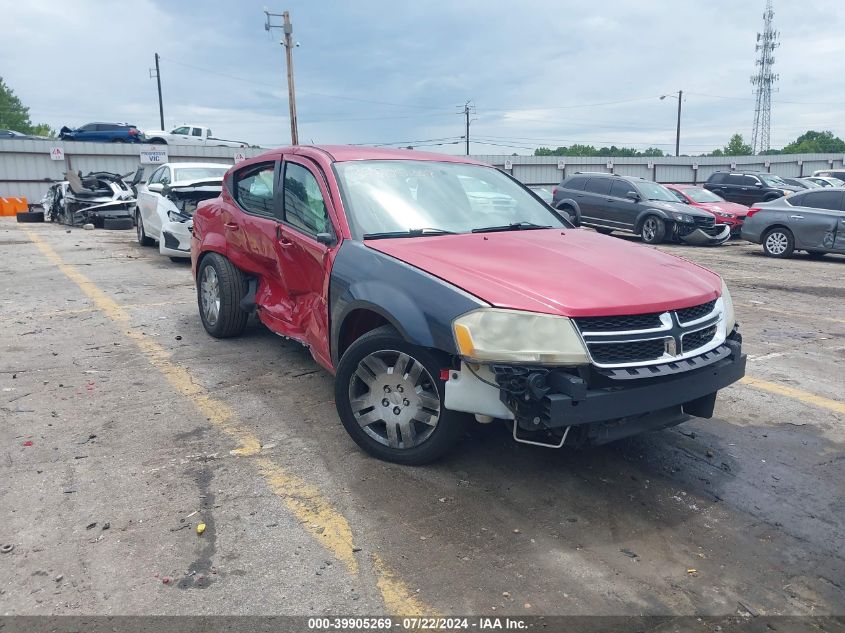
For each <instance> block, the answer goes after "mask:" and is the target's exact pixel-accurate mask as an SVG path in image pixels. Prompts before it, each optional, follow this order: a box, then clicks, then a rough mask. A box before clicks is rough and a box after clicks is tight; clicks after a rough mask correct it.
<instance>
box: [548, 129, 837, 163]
mask: <svg viewBox="0 0 845 633" xmlns="http://www.w3.org/2000/svg"><path fill="white" fill-rule="evenodd" d="M753 153H754V152H753V150H752V148H751V145H749V144H748V143H746V142H745V139H744V138H743V137H742V134H734V135H733V136H731V138H730V140H729V141H728V144H727V145H725V146H724V147H721V148H718V149H715V150H713V151H712V152H710V153H709V154H701V156H750V155H751V154H753ZM760 153H761V154H766V155H770V154H840V153H845V141H843V140H842V139H841V138H839V137H838V136H834V135H833V132H831V131H830V130H824V131H823V132H816V131H815V130H808V131H807V132H804V133H803V134H802V135H801V136H799V137H798V138H797V139H795V140H794V141H792V142H791V143H789V144H788V145H785V146H784V147H782V148H781V149H770V150H766V151H765V152H760ZM534 156H614V157H620V156H621V157H624V156H631V157H639V156H642V157H647V156H671V154H666V153H664V152H663V150H661V149H657V148H655V147H649V148H648V149H645V150H638V149H634V148H633V147H616V146H615V145H611V146H610V147H601V148H596V147H594V146H593V145H581V144H578V143H576V144H574V145H570V146H569V147H565V146H564V147H557V148H555V149H551V148H549V147H538V148H537V149H535V150H534Z"/></svg>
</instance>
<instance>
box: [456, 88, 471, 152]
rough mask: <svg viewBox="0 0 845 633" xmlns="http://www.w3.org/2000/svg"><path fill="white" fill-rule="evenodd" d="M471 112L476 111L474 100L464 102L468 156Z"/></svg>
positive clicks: (467, 150)
mask: <svg viewBox="0 0 845 633" xmlns="http://www.w3.org/2000/svg"><path fill="white" fill-rule="evenodd" d="M458 107H460V106H458ZM470 113H473V114H474V113H475V106H474V105H473V104H472V101H467V102H466V103H465V104H464V109H463V115H464V120H465V121H466V127H465V131H464V138H465V139H466V152H467V156H469V123H470V119H469V115H470Z"/></svg>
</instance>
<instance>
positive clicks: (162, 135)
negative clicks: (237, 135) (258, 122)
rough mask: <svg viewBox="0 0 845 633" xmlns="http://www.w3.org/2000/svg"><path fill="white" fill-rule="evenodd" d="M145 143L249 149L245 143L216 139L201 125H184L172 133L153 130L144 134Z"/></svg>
mask: <svg viewBox="0 0 845 633" xmlns="http://www.w3.org/2000/svg"><path fill="white" fill-rule="evenodd" d="M144 141H145V142H147V143H156V144H160V145H208V146H211V147H248V146H249V144H248V143H246V142H244V141H227V140H226V139H222V138H216V137H215V136H213V135H212V133H211V130H210V129H208V128H207V127H203V126H201V125H183V126H181V127H177V128H175V129H173V130H171V131H170V132H165V131H164V130H153V131H152V132H145V133H144Z"/></svg>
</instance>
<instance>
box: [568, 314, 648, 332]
mask: <svg viewBox="0 0 845 633" xmlns="http://www.w3.org/2000/svg"><path fill="white" fill-rule="evenodd" d="M575 323H576V324H577V325H578V329H580V330H581V331H582V332H621V331H625V330H648V329H651V328H656V327H660V313H659V312H653V313H651V314H628V315H624V316H608V317H581V318H580V319H575Z"/></svg>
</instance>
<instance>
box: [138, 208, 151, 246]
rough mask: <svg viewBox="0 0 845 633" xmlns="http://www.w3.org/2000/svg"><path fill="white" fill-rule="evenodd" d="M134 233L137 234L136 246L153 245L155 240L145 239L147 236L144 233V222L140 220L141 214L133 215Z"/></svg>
mask: <svg viewBox="0 0 845 633" xmlns="http://www.w3.org/2000/svg"><path fill="white" fill-rule="evenodd" d="M135 231H136V232H137V233H138V244H140V245H141V246H152V245H153V244H155V240H154V239H153V238H151V237H147V234H146V233H145V232H144V221H143V220H142V219H141V214H140V212H139V213H136V214H135Z"/></svg>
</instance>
